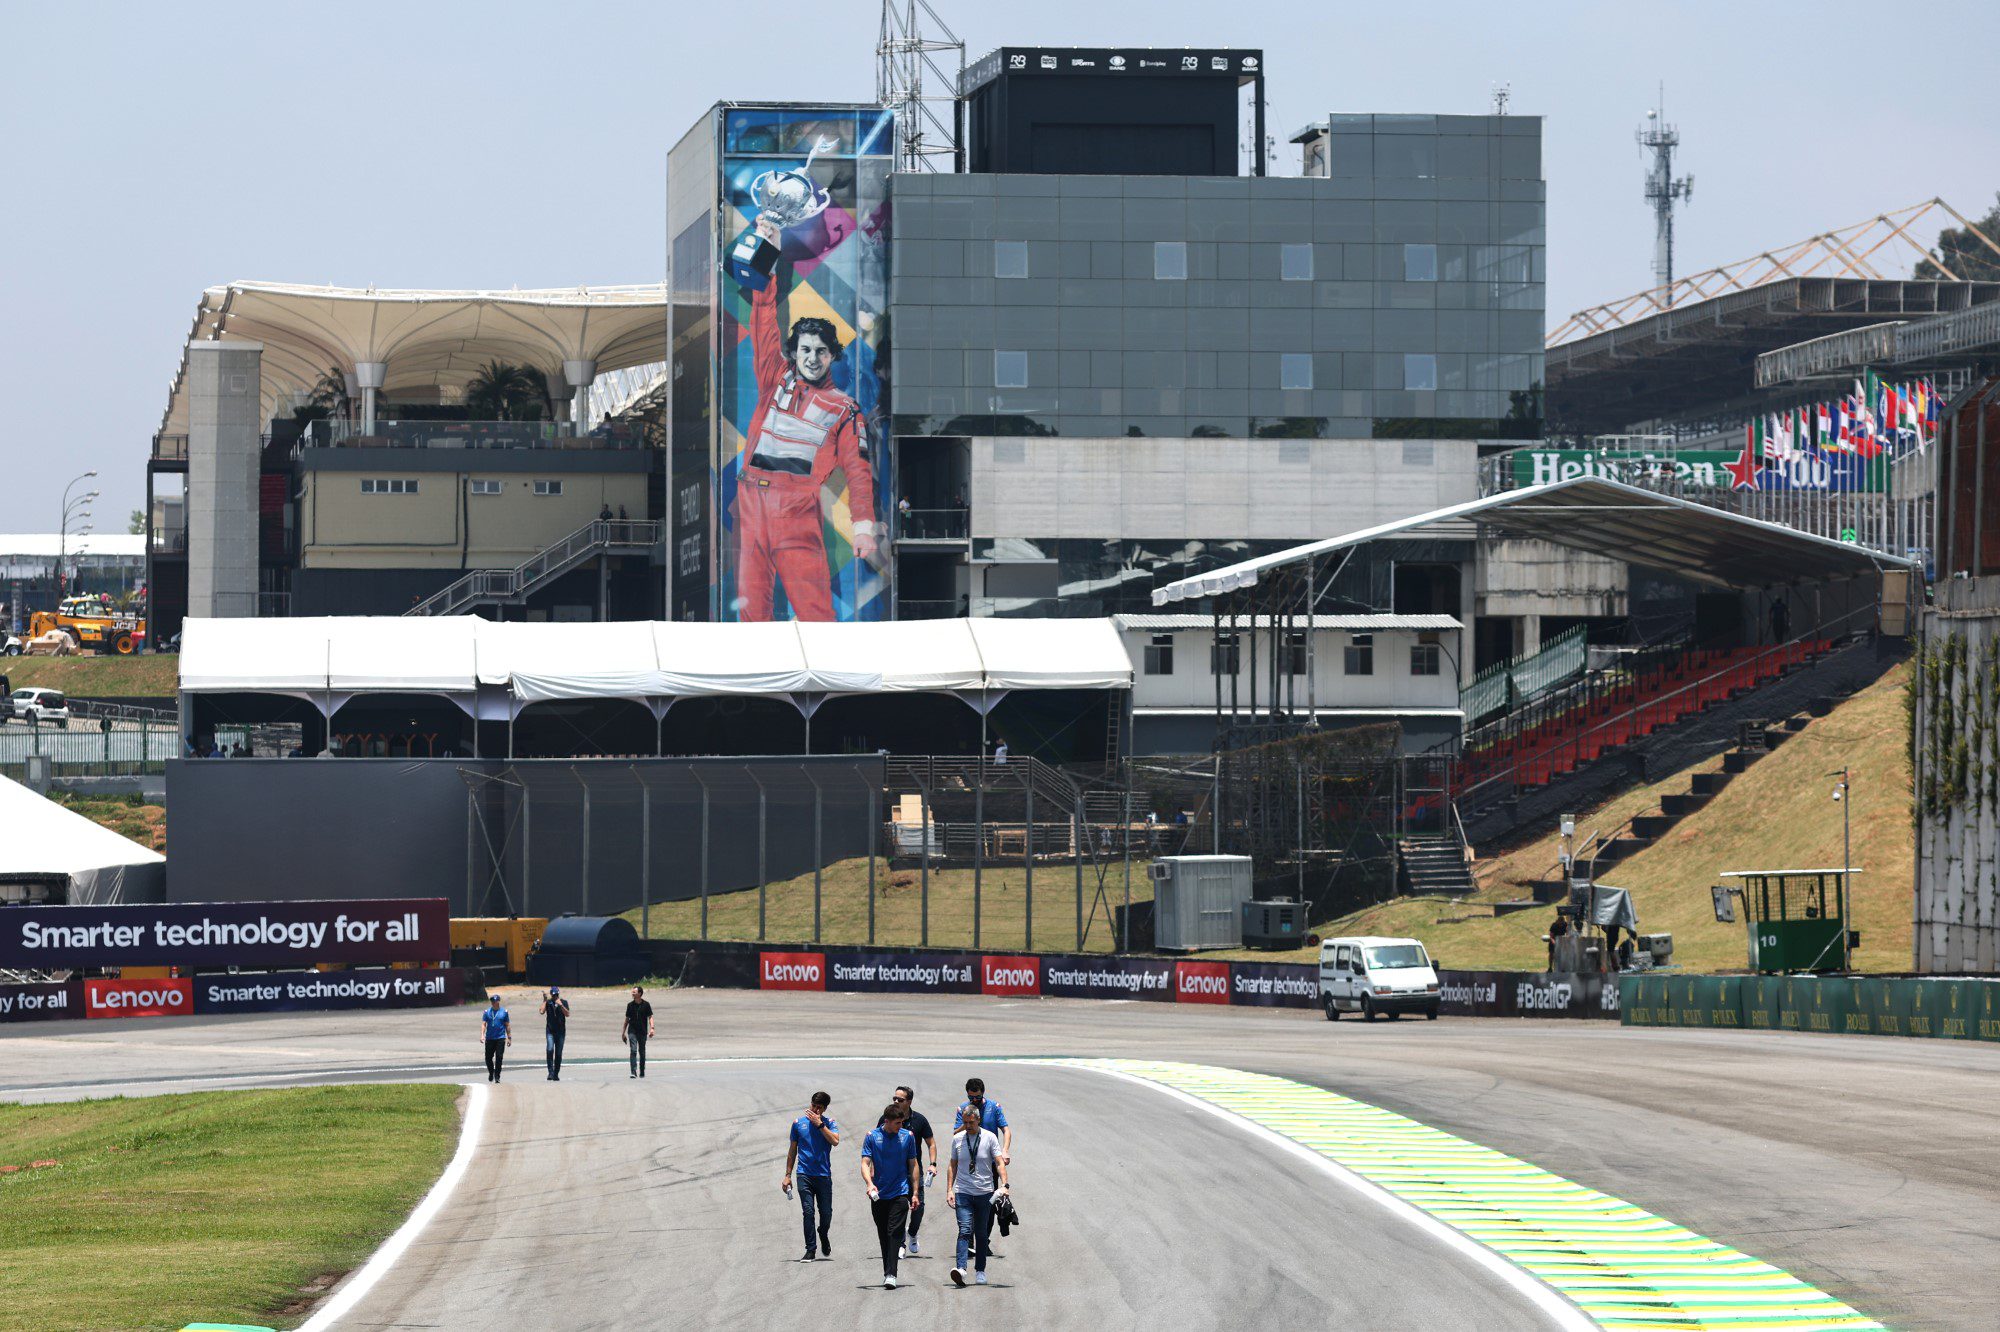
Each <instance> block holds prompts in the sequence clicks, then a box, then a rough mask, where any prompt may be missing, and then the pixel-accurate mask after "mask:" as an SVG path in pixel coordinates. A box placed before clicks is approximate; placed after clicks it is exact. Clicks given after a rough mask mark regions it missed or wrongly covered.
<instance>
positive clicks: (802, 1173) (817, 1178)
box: [784, 1091, 840, 1263]
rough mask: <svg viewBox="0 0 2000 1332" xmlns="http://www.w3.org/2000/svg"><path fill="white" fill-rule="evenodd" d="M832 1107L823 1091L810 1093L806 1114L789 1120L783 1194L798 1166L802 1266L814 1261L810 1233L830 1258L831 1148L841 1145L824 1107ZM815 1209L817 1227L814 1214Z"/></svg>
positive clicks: (838, 1127) (838, 1132) (831, 1117)
mask: <svg viewBox="0 0 2000 1332" xmlns="http://www.w3.org/2000/svg"><path fill="white" fill-rule="evenodd" d="M832 1104H833V1098H832V1097H831V1096H828V1095H827V1094H826V1093H825V1092H823V1091H819V1092H814V1093H813V1094H812V1104H810V1105H808V1106H807V1107H806V1112H805V1113H804V1114H802V1115H800V1116H799V1117H798V1118H797V1119H795V1120H793V1121H792V1133H791V1145H790V1146H788V1147H786V1148H785V1183H784V1189H785V1192H786V1193H790V1192H791V1191H792V1166H793V1165H794V1164H796V1165H797V1166H798V1175H799V1208H800V1210H801V1211H802V1212H804V1214H805V1226H806V1256H805V1257H803V1258H801V1259H799V1261H800V1262H802V1263H809V1262H811V1261H812V1260H813V1232H814V1230H815V1229H817V1230H818V1232H819V1254H820V1256H821V1257H823V1258H831V1257H832V1256H833V1240H832V1238H831V1231H832V1230H833V1149H834V1148H835V1147H838V1146H839V1145H840V1125H838V1124H836V1123H835V1122H834V1120H833V1116H832V1115H829V1114H828V1113H827V1112H826V1108H827V1107H828V1106H830V1105H832ZM815 1210H817V1211H818V1213H819V1216H818V1218H817V1226H815V1218H814V1216H813V1213H814V1211H815Z"/></svg>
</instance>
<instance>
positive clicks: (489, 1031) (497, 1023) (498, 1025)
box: [479, 994, 514, 1082]
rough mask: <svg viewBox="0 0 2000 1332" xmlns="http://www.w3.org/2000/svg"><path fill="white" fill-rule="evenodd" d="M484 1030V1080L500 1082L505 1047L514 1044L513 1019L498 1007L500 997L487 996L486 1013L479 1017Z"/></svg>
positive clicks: (505, 1056)
mask: <svg viewBox="0 0 2000 1332" xmlns="http://www.w3.org/2000/svg"><path fill="white" fill-rule="evenodd" d="M479 1020H480V1024H481V1025H482V1026H483V1027H484V1028H485V1029H486V1080H487V1081H488V1082H498V1081H500V1065H501V1064H502V1063H504V1062H505V1061H506V1058H507V1047H508V1046H510V1045H512V1044H513V1043H514V1019H513V1018H512V1017H510V1016H509V1015H508V1013H507V1010H506V1009H504V1008H502V1007H501V1006H500V996H499V995H497V994H495V995H489V996H487V999H486V1011H485V1012H484V1013H481V1014H480V1015H479Z"/></svg>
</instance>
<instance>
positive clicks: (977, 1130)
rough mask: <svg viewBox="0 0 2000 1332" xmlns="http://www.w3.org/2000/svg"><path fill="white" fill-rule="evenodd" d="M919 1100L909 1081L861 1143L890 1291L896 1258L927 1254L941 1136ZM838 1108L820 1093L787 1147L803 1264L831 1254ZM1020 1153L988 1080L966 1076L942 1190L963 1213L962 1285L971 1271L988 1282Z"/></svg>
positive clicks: (955, 1270)
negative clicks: (929, 1193) (927, 1219)
mask: <svg viewBox="0 0 2000 1332" xmlns="http://www.w3.org/2000/svg"><path fill="white" fill-rule="evenodd" d="M915 1100H916V1093H915V1092H913V1091H912V1090H911V1089H910V1088H909V1087H907V1086H899V1087H897V1088H896V1090H895V1092H894V1094H893V1095H892V1096H891V1097H890V1100H889V1104H888V1105H887V1106H885V1107H884V1108H883V1110H882V1114H881V1118H880V1120H879V1121H878V1122H877V1123H876V1126H875V1127H874V1128H873V1129H872V1130H870V1131H869V1133H868V1135H867V1137H865V1138H864V1139H863V1140H862V1143H861V1182H862V1185H863V1186H864V1187H865V1188H866V1189H867V1190H868V1208H869V1211H870V1212H871V1213H872V1214H873V1217H874V1221H875V1239H876V1243H877V1244H878V1245H879V1246H880V1248H881V1251H882V1284H883V1286H884V1288H886V1289H889V1290H894V1289H895V1288H896V1277H897V1264H898V1260H900V1259H901V1258H903V1257H904V1256H905V1255H907V1254H921V1253H922V1252H923V1250H922V1249H921V1247H919V1243H918V1239H917V1235H918V1232H919V1231H920V1230H921V1229H922V1228H923V1223H924V1204H925V1201H926V1199H925V1186H926V1185H927V1184H929V1185H935V1184H936V1183H937V1171H938V1139H937V1135H936V1133H935V1132H934V1130H933V1129H932V1128H931V1122H930V1120H929V1119H928V1118H926V1117H925V1116H924V1114H923V1113H922V1112H921V1111H919V1110H917V1109H916V1108H915V1106H914V1104H913V1103H914V1102H915ZM832 1104H833V1098H832V1097H831V1096H829V1095H827V1094H826V1093H825V1092H823V1091H819V1092H814V1093H813V1094H812V1100H811V1102H810V1103H809V1104H808V1105H807V1107H806V1112H805V1113H804V1114H803V1115H800V1116H799V1117H798V1118H797V1119H795V1120H793V1121H792V1126H791V1132H790V1135H789V1139H790V1140H789V1144H788V1145H787V1147H786V1150H785V1179H784V1185H783V1187H784V1190H785V1193H786V1194H787V1195H788V1196H789V1195H790V1194H791V1192H792V1188H793V1181H794V1178H796V1180H797V1187H798V1198H799V1207H800V1211H801V1214H802V1221H803V1223H804V1230H805V1241H806V1251H805V1256H804V1257H802V1258H800V1259H799V1261H800V1262H802V1263H809V1262H812V1261H814V1260H815V1259H817V1258H830V1257H832V1256H833V1239H832V1231H833V1149H834V1148H835V1147H838V1146H839V1145H840V1139H841V1128H840V1124H839V1123H838V1121H836V1120H835V1119H834V1118H833V1116H832V1115H831V1114H829V1113H827V1111H828V1108H829V1107H830V1106H831V1105H832ZM1013 1149H1014V1129H1013V1126H1012V1125H1010V1124H1009V1123H1008V1122H1007V1112H1006V1111H1005V1110H1003V1109H1001V1108H1000V1103H999V1102H998V1101H993V1100H989V1099H988V1098H987V1095H986V1083H985V1081H984V1080H983V1079H981V1078H968V1079H967V1080H966V1083H965V1103H964V1104H962V1105H960V1106H959V1108H958V1116H957V1121H956V1124H955V1127H954V1128H953V1130H952V1134H951V1139H950V1142H949V1143H948V1144H947V1145H946V1147H945V1156H946V1174H945V1190H944V1192H945V1196H946V1197H948V1198H950V1199H951V1200H952V1205H953V1207H954V1209H955V1210H956V1211H957V1213H958V1250H957V1261H956V1262H955V1263H954V1264H953V1266H952V1269H951V1280H952V1283H953V1284H954V1285H959V1286H963V1285H964V1284H965V1283H966V1279H967V1277H968V1275H969V1276H970V1277H971V1279H972V1281H973V1283H974V1284H976V1285H981V1286H983V1285H985V1284H986V1260H987V1259H988V1258H989V1257H991V1256H992V1251H993V1225H994V1221H995V1219H996V1217H998V1216H1000V1215H1002V1214H1007V1215H1011V1214H1012V1207H1013V1200H1012V1197H1011V1188H1010V1185H1009V1182H1008V1178H1007V1166H1008V1163H1009V1161H1010V1160H1011V1159H1012V1157H1013ZM926 1156H928V1164H927V1163H926Z"/></svg>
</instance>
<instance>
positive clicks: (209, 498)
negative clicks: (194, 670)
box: [187, 342, 264, 619]
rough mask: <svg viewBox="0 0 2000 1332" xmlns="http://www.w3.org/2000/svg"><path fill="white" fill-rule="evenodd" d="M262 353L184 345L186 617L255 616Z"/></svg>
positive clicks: (253, 348)
mask: <svg viewBox="0 0 2000 1332" xmlns="http://www.w3.org/2000/svg"><path fill="white" fill-rule="evenodd" d="M263 359H264V349H263V347H262V346H261V345H260V344H257V343H254V342H191V343H189V344H188V371H187V374H188V379H187V399H188V476H187V528H188V609H187V613H188V614H189V615H191V616H196V615H198V616H205V617H208V618H215V619H220V618H230V617H243V616H253V615H255V614H256V613H257V452H258V448H259V446H260V433H261V428H262V421H261V405H260V404H261V397H260V394H261V389H262V385H261V375H262V364H263Z"/></svg>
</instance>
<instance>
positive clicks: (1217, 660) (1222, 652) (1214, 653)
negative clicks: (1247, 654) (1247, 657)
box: [1208, 634, 1243, 675]
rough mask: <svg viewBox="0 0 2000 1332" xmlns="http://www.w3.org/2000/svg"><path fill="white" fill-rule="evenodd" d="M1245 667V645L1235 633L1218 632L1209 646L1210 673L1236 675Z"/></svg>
mask: <svg viewBox="0 0 2000 1332" xmlns="http://www.w3.org/2000/svg"><path fill="white" fill-rule="evenodd" d="M1242 668H1243V646H1242V644H1240V643H1238V642H1237V641H1236V635H1235V634H1217V635H1216V636H1215V641H1214V642H1213V643H1211V644H1209V647H1208V673H1209V674H1210V675H1235V674H1237V673H1238V672H1239V671H1241V670H1242Z"/></svg>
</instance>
